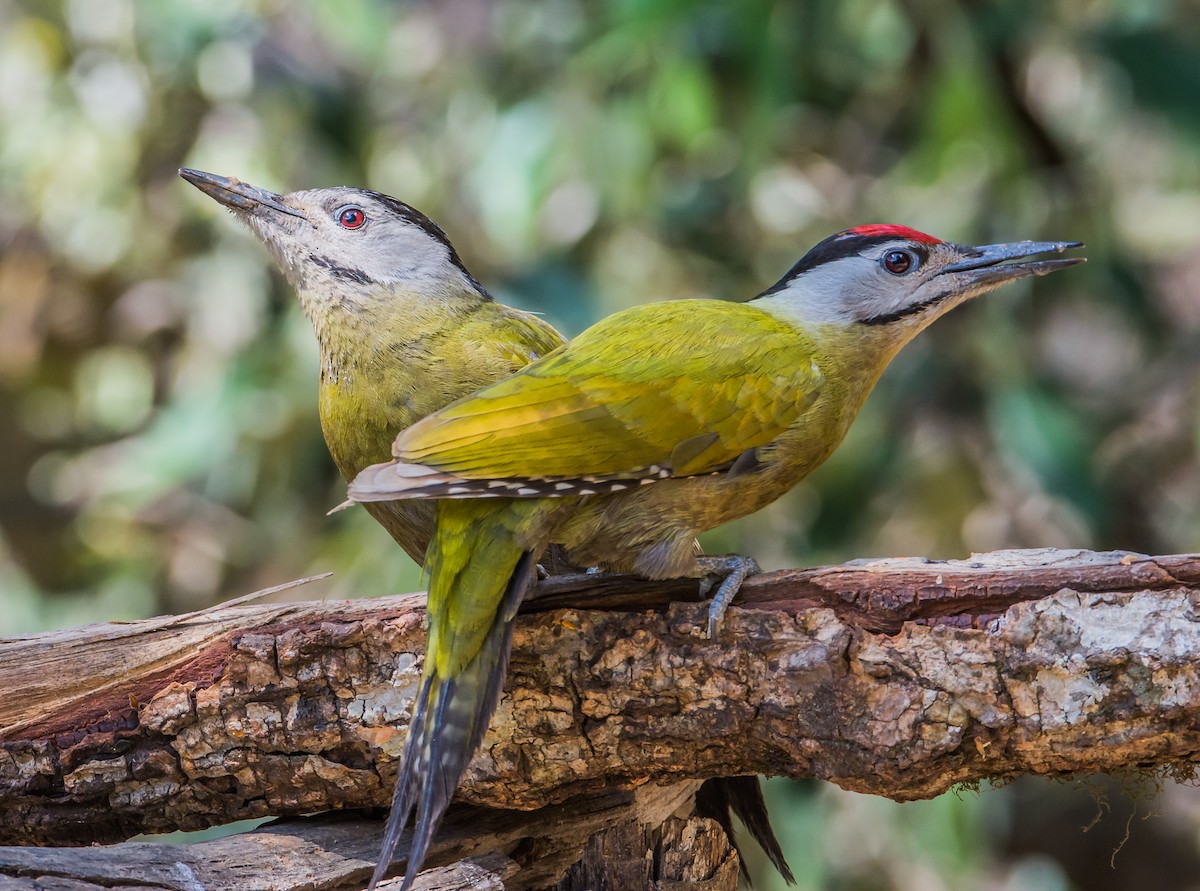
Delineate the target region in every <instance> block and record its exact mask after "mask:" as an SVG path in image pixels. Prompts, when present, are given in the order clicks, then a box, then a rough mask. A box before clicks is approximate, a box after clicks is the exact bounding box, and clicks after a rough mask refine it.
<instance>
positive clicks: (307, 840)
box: [0, 783, 738, 891]
mask: <svg viewBox="0 0 1200 891" xmlns="http://www.w3.org/2000/svg"><path fill="white" fill-rule="evenodd" d="M696 785H697V784H695V783H681V784H677V785H675V786H672V787H668V788H665V789H664V788H658V787H653V788H652V787H649V786H646V787H643V788H642V789H640V790H638V791H636V792H617V793H611V794H608V795H600V796H595V797H590V798H588V799H587V800H586V801H571V802H567V803H565V804H563V805H558V806H551V807H546V808H542V809H540V810H537V811H533V812H520V811H499V810H494V809H491V808H481V807H474V806H469V805H468V806H459V807H456V808H453V809H452V810H451V811H450V813H449V815H448V817H447V819H446V821H445V823H443V825H442V827H441V829H440V830H439V831H438V835H437V838H436V839H435V840H434V843H433V847H432V850H431V852H430V856H429V859H428V863H429V867H428V868H427V869H424V870H422V872H421V875H420V877H419V878H418V879H417V882H416V885H415V891H466V889H472V891H489V889H491V891H537V889H546V891H549V889H550V887H551V886H553V887H554V891H577V889H585V888H586V889H588V891H591V889H593V888H596V887H608V888H627V889H646V891H658V889H660V888H661V889H662V891H668V889H681V888H684V887H686V888H689V889H693V891H735V888H736V881H737V870H738V860H737V856H736V854H734V853H733V851H732V849H731V848H730V846H729V843H728V841H727V839H726V838H725V835H724V832H723V831H722V830H721V828H720V827H719V826H717V825H716V824H715V823H713V822H712V821H709V820H703V819H700V818H695V817H693V818H690V819H686V820H681V819H676V818H672V817H671V816H670V814H671V812H672V811H673V810H675V809H677V808H679V807H681V806H683V805H684V804H685V803H686V802H687V800H688V799H689V797H690V796H691V795H692V794H693V793H694V791H695V787H696ZM382 830H383V824H382V821H380V820H374V819H364V818H363V817H361V816H354V815H347V814H341V815H338V814H325V815H322V816H320V817H315V818H297V819H292V820H285V821H282V822H278V823H274V824H271V825H269V826H264V827H262V828H259V829H256V830H254V831H252V832H245V833H242V834H239V835H230V836H226V837H224V838H218V839H215V840H212V841H205V842H199V843H197V844H193V845H187V846H179V845H169V844H162V843H155V842H126V843H124V844H118V845H111V846H107V847H90V848H33V847H0V891H65V889H69V891H101V889H110V888H114V887H126V886H136V887H138V888H140V889H144V891H250V889H253V891H351V889H354V891H359V889H361V888H363V887H365V885H366V882H367V879H368V877H369V876H370V874H371V871H372V870H373V869H374V865H375V860H374V858H375V856H376V855H377V854H378V852H379V847H380V844H381V843H382ZM647 851H654V852H655V854H656V856H655V857H654V858H653V860H651V859H650V858H647V856H646V853H647ZM581 852H585V857H584V859H583V861H582V862H581V863H580V864H576V866H575V867H573V868H572V871H571V872H570V873H569V876H574V877H579V876H586V880H587V881H588V882H590V883H591V884H586V885H579V884H562V883H560V882H559V879H560V877H561V876H562V875H563V873H564V872H565V871H566V870H567V869H568V867H570V866H571V865H572V863H574V862H575V861H576V860H578V859H579V855H580V853H581ZM588 853H591V854H593V855H595V854H599V853H604V854H607V855H610V856H612V857H614V858H615V862H613V863H607V862H605V861H604V860H603V859H598V858H597V857H595V856H593V857H591V858H589V857H588V856H587V854H588ZM399 865H400V864H397V866H399ZM562 882H567V879H562ZM671 882H677V883H688V884H676V885H671V884H670V883H671ZM656 883H657V884H656ZM399 885H400V882H399V880H398V879H396V880H388V881H385V882H384V883H382V884H381V885H380V886H379V889H380V891H388V889H389V888H391V889H395V888H398V887H399Z"/></svg>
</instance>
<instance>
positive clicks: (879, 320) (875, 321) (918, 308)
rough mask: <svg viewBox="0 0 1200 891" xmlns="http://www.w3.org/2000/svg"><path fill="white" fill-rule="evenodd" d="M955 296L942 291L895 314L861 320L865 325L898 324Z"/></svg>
mask: <svg viewBox="0 0 1200 891" xmlns="http://www.w3.org/2000/svg"><path fill="white" fill-rule="evenodd" d="M953 294H954V291H942V293H940V294H935V295H934V296H933V297H930V298H929V299H928V300H922V301H921V302H920V303H914V304H913V305H912V306H906V307H904V309H898V310H896V311H895V312H889V313H884V314H883V315H880V316H871V318H869V319H861V320H860V321H861V322H862V324H864V325H890V324H891V323H892V322H898V321H900V320H901V319H903V318H907V317H908V316H912V315H916V314H917V313H919V312H922V311H924V310H926V309H929V308H930V307H931V306H937V305H938V304H939V303H941V302H942V301H943V300H945V299H946V298H947V297H950V296H952V295H953Z"/></svg>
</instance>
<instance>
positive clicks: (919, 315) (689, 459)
mask: <svg viewBox="0 0 1200 891" xmlns="http://www.w3.org/2000/svg"><path fill="white" fill-rule="evenodd" d="M1075 247H1081V245H1080V244H1079V243H1077V242H1031V241H1024V242H1019V243H1015V244H994V245H985V246H982V247H968V246H963V245H958V244H953V243H950V242H945V241H942V240H941V239H938V238H934V237H933V236H930V235H926V234H924V233H922V232H918V231H916V230H914V229H910V228H908V227H904V226H894V225H872V226H859V227H856V228H853V229H848V230H846V231H843V232H839V233H837V234H835V235H833V236H831V237H829V238H827V239H825V240H824V241H822V242H820V243H819V244H818V245H817V246H816V247H814V248H813V249H812V250H810V251H809V252H808V253H807V254H805V255H804V257H803V258H801V259H800V260H799V262H797V263H796V264H795V265H794V266H793V267H792V268H791V269H790V270H789V271H788V273H787V274H786V275H785V276H784V277H783V278H782V279H780V281H779V282H778V283H776V284H775V285H774V286H772V287H771V288H768V289H767V290H766V291H764V292H763V293H761V294H760V295H759V296H758V297H756V298H755V299H753V300H751V301H749V302H746V303H729V302H722V301H718V300H678V301H668V302H663V303H653V304H647V305H642V306H636V307H634V308H632V309H628V310H625V311H623V312H620V313H617V314H616V315H613V316H610V317H609V318H607V319H604V320H603V321H601V322H599V323H597V324H596V325H593V326H592V327H591V328H589V329H588V330H587V331H585V332H584V333H583V334H581V335H579V337H577V338H576V339H575V340H573V341H572V342H571V343H570V344H569V345H567V346H566V347H563V348H562V349H560V350H558V351H556V352H555V353H553V354H551V355H549V356H546V357H544V358H542V359H540V360H538V361H535V362H533V363H531V364H529V365H527V366H525V367H524V368H523V369H521V370H520V371H518V372H517V373H515V374H514V375H512V376H511V377H509V378H507V379H505V380H502V381H499V382H497V383H494V384H491V385H490V386H487V387H484V388H483V389H482V390H480V391H479V392H478V393H475V394H473V395H470V396H466V397H464V398H462V399H460V400H458V401H457V402H454V403H452V404H451V405H449V406H447V407H445V408H443V409H441V410H439V411H436V412H434V413H433V414H431V415H429V416H428V417H426V418H424V419H423V420H421V421H418V422H417V423H416V424H414V425H413V426H411V427H409V428H408V429H406V430H404V431H403V432H402V433H401V434H400V435H399V436H398V437H397V439H396V441H395V443H394V444H393V446H392V453H393V456H394V458H393V460H392V461H389V462H386V463H380V464H376V465H373V466H371V467H368V468H367V469H365V470H364V471H362V472H361V473H360V474H359V475H358V476H357V477H356V478H355V479H354V480H353V482H352V483H351V485H350V498H351V500H352V501H357V502H364V503H374V502H379V501H394V500H411V499H415V500H425V499H434V500H437V501H438V512H437V528H436V531H435V534H434V538H433V541H432V543H431V545H430V549H429V556H428V562H427V568H428V571H429V573H430V584H429V607H428V610H429V612H428V615H429V638H428V643H427V646H426V653H425V663H424V670H423V671H424V673H423V679H422V683H421V686H420V690H419V693H418V697H417V704H416V708H415V712H414V717H413V722H412V725H411V727H410V732H409V737H408V740H407V742H406V746H405V751H404V755H403V763H402V767H401V773H400V780H399V782H398V784H397V790H396V799H395V806H394V807H393V811H392V816H391V820H390V822H389V827H388V830H387V833H386V838H385V847H384V854H385V857H384V859H383V860H382V861H381V863H380V866H379V868H378V869H377V870H376V874H375V879H376V880H377V879H378V878H379V877H380V876H381V875H382V874H383V871H384V870H385V869H386V865H387V864H386V862H385V861H386V860H388V859H390V856H391V853H392V851H393V849H394V847H395V844H396V841H397V840H398V838H399V835H400V833H401V831H402V830H403V828H404V827H405V825H406V824H407V822H408V819H409V817H410V816H411V815H412V814H413V812H414V811H415V829H414V832H413V842H412V846H411V848H410V851H409V857H408V864H407V868H406V873H405V879H404V882H403V884H402V886H401V888H402V891H404V889H408V888H410V887H411V885H412V882H413V880H414V878H415V876H416V873H417V871H418V870H419V868H420V864H421V862H422V860H423V858H424V856H425V854H426V852H427V850H428V845H429V841H430V839H431V838H432V835H433V832H434V830H435V828H436V826H437V824H438V821H439V820H440V818H441V815H442V813H443V811H444V809H445V807H446V805H447V803H448V802H449V799H450V796H451V794H452V793H453V791H454V788H455V786H456V785H457V783H458V781H459V779H460V778H461V776H462V773H463V770H464V769H465V766H466V763H467V761H468V760H469V758H470V756H471V755H472V754H473V753H474V751H475V750H476V748H477V747H478V745H479V743H480V741H481V740H482V737H483V733H484V731H485V730H486V729H487V725H488V722H489V721H490V719H491V716H492V714H493V712H494V710H495V706H496V702H497V699H498V697H499V692H500V685H501V682H502V678H503V673H504V670H505V666H506V664H507V658H508V651H509V647H510V644H511V638H512V626H513V619H514V616H515V614H516V610H517V607H518V605H519V603H520V600H521V598H522V596H524V593H525V591H526V590H527V589H528V587H529V585H530V583H531V580H532V578H533V576H532V566H533V564H534V562H535V561H536V559H537V556H538V554H540V553H541V552H542V550H543V549H544V548H546V547H547V546H548V545H549V544H550V543H552V542H554V543H558V544H561V545H563V546H565V547H566V549H567V551H568V553H569V554H570V556H571V558H572V559H573V560H575V561H577V562H578V563H579V564H580V565H585V566H600V567H603V568H607V569H611V570H617V571H633V572H637V573H640V574H642V575H644V576H648V577H650V578H670V577H680V576H703V575H705V574H707V573H709V572H711V571H712V570H713V569H714V568H719V569H723V570H724V571H725V574H726V578H725V580H724V581H723V582H722V584H721V586H720V588H719V589H718V592H717V595H716V597H715V598H714V601H713V605H712V607H711V609H710V614H709V627H708V630H709V634H710V636H711V635H712V634H714V633H715V631H716V629H717V627H718V625H719V622H720V618H721V615H722V612H723V610H724V608H725V605H726V604H727V603H728V602H729V599H730V598H731V597H732V596H733V595H734V594H735V593H736V590H737V587H738V585H740V583H741V580H742V578H744V576H745V574H746V572H748V571H750V570H751V569H752V568H753V564H751V563H749V562H748V561H747V560H746V559H745V558H742V557H737V556H734V557H732V558H727V559H725V560H724V561H723V562H720V563H714V562H713V561H712V560H711V558H703V557H698V555H697V554H696V551H695V547H694V542H695V537H696V535H697V534H698V533H700V532H703V531H705V530H708V529H712V528H715V527H717V526H719V525H721V524H723V523H726V522H729V521H730V520H733V519H736V518H738V517H742V516H745V515H746V514H749V513H751V512H753V511H755V510H758V509H759V508H761V507H763V506H764V505H766V504H768V503H770V502H771V501H773V500H775V499H776V498H778V497H779V496H780V495H782V494H783V493H784V492H786V491H787V490H788V489H790V488H791V487H792V486H794V485H795V484H796V483H797V482H799V481H800V480H801V479H803V478H804V477H805V476H806V475H808V474H809V473H810V472H811V471H812V470H813V469H814V468H815V467H817V466H818V465H819V464H820V463H821V462H822V461H824V460H825V459H826V458H828V457H829V455H830V454H831V453H832V452H833V450H834V449H835V448H836V447H837V446H838V444H839V443H840V442H841V441H842V438H843V437H844V436H845V434H846V431H847V430H848V429H849V427H850V424H851V422H852V421H853V420H854V418H855V416H856V415H857V414H858V411H859V409H860V408H861V407H862V405H863V402H864V401H865V400H866V398H867V396H868V394H869V393H870V392H871V390H872V388H873V387H874V386H875V383H876V382H877V381H878V380H879V377H880V375H882V373H883V371H884V369H885V368H886V367H887V365H888V364H889V363H890V362H891V360H892V358H893V357H894V356H895V355H896V354H897V353H898V352H899V350H900V349H901V348H902V347H903V346H904V345H905V344H907V343H908V342H909V341H910V340H912V339H913V338H914V337H915V336H916V335H917V334H918V333H919V332H920V331H922V330H923V329H924V328H926V327H927V326H928V325H930V324H931V323H932V322H933V321H934V320H935V319H937V318H938V317H939V316H941V315H944V314H945V313H947V312H949V311H950V310H951V309H953V308H954V307H956V306H958V305H960V304H961V303H964V302H965V301H967V300H969V299H970V298H972V297H975V296H977V295H979V294H983V293H984V292H986V291H990V290H992V289H994V288H996V287H998V286H1000V285H1002V284H1005V283H1007V282H1010V281H1015V280H1017V279H1020V278H1026V277H1029V276H1037V275H1045V274H1047V273H1049V272H1053V271H1055V270H1058V269H1062V268H1065V267H1067V266H1070V265H1073V264H1075V263H1079V262H1082V258H1080V257H1071V258H1053V259H1028V258H1031V257H1035V256H1037V255H1040V254H1045V253H1062V252H1063V251H1065V250H1067V249H1069V248H1075ZM1008 261H1017V262H1008Z"/></svg>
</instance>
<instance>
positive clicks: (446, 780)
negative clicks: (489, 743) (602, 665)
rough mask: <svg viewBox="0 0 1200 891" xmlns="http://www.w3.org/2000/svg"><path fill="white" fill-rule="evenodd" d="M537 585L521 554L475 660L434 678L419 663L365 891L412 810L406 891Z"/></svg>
mask: <svg viewBox="0 0 1200 891" xmlns="http://www.w3.org/2000/svg"><path fill="white" fill-rule="evenodd" d="M536 578H537V564H536V556H535V554H534V553H533V552H532V551H524V552H523V553H522V554H521V556H520V558H519V559H518V560H517V564H516V568H515V569H514V570H513V572H512V574H511V575H510V576H509V579H508V583H507V586H506V587H505V589H504V594H503V598H502V600H501V602H500V604H499V608H498V609H497V611H496V614H495V617H494V619H493V620H492V624H491V626H490V627H489V629H488V631H487V635H486V636H485V637H484V640H483V645H482V647H481V648H480V650H479V652H478V653H477V654H476V655H475V657H474V658H473V659H471V660H470V662H468V663H467V665H466V666H465V667H464V669H463V670H462V671H461V672H460V673H459V674H457V675H456V676H455V677H453V678H441V677H439V676H438V675H437V671H436V669H435V668H434V667H433V666H431V665H430V664H429V663H428V662H427V663H426V668H425V671H426V678H425V680H424V682H423V683H422V685H421V691H420V693H419V694H418V697H417V702H416V705H415V709H414V712H413V721H412V725H411V726H410V728H409V736H408V741H407V742H406V743H405V746H404V755H403V758H402V760H401V768H400V778H399V780H398V782H397V784H396V792H395V796H394V799H393V802H394V804H393V807H392V813H391V815H390V817H389V818H388V823H387V828H386V830H385V831H384V840H383V850H382V851H381V853H380V856H379V862H378V863H377V864H376V866H375V873H374V875H373V876H372V877H371V883H370V885H369V886H368V891H373V889H374V888H375V885H376V883H377V882H379V881H380V880H381V879H382V878H383V877H384V876H385V875H386V874H387V871H388V868H389V867H390V865H391V861H392V857H393V855H394V854H395V851H396V847H397V845H398V843H399V841H400V838H401V835H402V834H403V832H404V829H405V827H406V826H407V825H408V820H409V816H410V815H411V814H412V813H413V811H414V810H415V812H416V817H415V828H414V829H413V834H412V842H411V845H410V847H409V852H408V863H407V865H406V867H405V872H404V882H403V883H402V885H401V891H409V889H410V888H411V887H412V883H413V882H414V881H415V880H416V877H417V874H418V873H419V872H420V870H421V864H422V863H423V862H424V860H425V856H426V854H427V853H428V851H429V845H430V842H431V841H432V840H433V834H434V831H435V830H436V829H437V827H438V824H439V823H440V822H441V818H442V815H443V814H444V813H445V811H446V808H447V807H448V806H449V804H450V799H451V798H452V797H453V795H454V790H455V788H456V787H457V786H458V782H459V780H460V779H461V778H462V775H463V772H464V771H465V770H466V767H467V763H468V762H469V761H470V760H471V756H472V755H474V754H475V750H476V749H477V748H478V747H479V744H480V743H481V742H482V741H483V736H484V734H485V733H486V732H487V728H488V724H489V722H490V721H491V718H492V714H493V713H494V712H495V710H496V704H497V703H498V702H499V700H500V692H501V690H502V689H503V686H504V677H505V674H506V672H507V670H508V656H509V651H510V650H511V649H512V633H513V620H514V619H515V617H516V614H517V608H518V607H519V606H520V604H521V600H522V598H523V597H524V596H525V593H526V592H527V591H528V590H529V587H530V586H531V585H532V584H533V582H534V580H535V579H536ZM427 658H428V657H427ZM431 714H432V716H433V717H432V720H430V718H429V716H430V715H431Z"/></svg>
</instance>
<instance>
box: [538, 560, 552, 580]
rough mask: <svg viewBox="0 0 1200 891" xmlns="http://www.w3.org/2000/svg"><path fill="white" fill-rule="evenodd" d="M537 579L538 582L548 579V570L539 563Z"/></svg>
mask: <svg viewBox="0 0 1200 891" xmlns="http://www.w3.org/2000/svg"><path fill="white" fill-rule="evenodd" d="M537 578H538V581H539V582H544V581H546V579H548V578H550V570H548V569H547V568H546V567H545V566H543V565H542V564H541V563H539V564H538V565H537Z"/></svg>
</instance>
